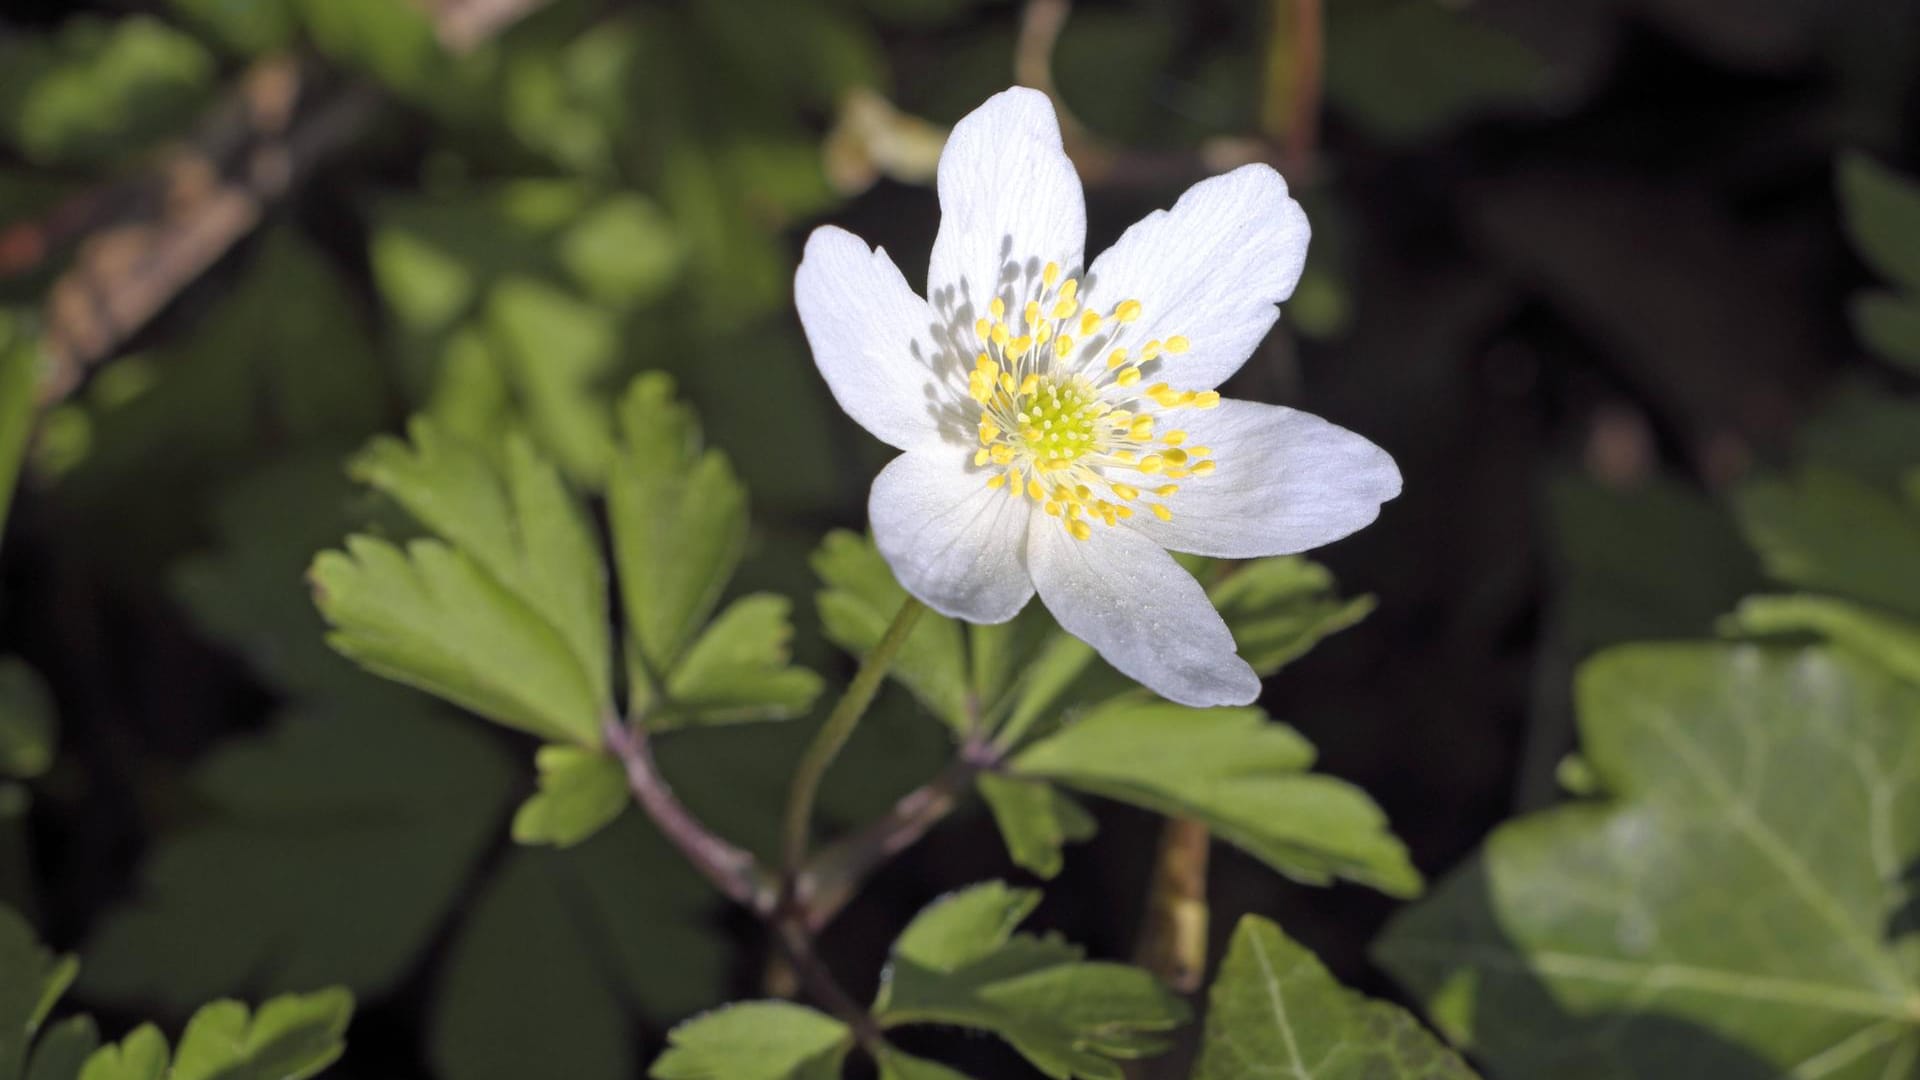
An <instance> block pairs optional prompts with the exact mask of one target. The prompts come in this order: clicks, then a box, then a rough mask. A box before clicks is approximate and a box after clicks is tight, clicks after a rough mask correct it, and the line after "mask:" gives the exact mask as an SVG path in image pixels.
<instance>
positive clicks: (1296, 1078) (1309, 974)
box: [1193, 915, 1475, 1080]
mask: <svg viewBox="0 0 1920 1080" xmlns="http://www.w3.org/2000/svg"><path fill="white" fill-rule="evenodd" d="M1474 1075H1475V1074H1474V1072H1473V1070H1471V1069H1469V1068H1467V1065H1466V1063H1465V1062H1463V1061H1461V1060H1460V1058H1459V1056H1458V1055H1456V1054H1454V1053H1453V1052H1452V1051H1450V1050H1448V1049H1447V1048H1446V1045H1445V1044H1443V1043H1442V1042H1441V1041H1440V1040H1439V1039H1436V1038H1434V1037H1433V1036H1432V1035H1431V1034H1429V1033H1428V1032H1427V1031H1426V1029H1424V1028H1422V1027H1421V1026H1420V1022H1419V1021H1417V1020H1415V1019H1414V1018H1413V1017H1411V1016H1409V1015H1407V1013H1406V1011H1405V1010H1403V1009H1401V1008H1399V1007H1398V1006H1395V1005H1389V1004H1387V1003H1386V1002H1383V1001H1370V1000H1368V999H1367V998H1365V997H1362V996H1361V995H1359V994H1356V993H1354V992H1353V991H1351V990H1348V989H1347V988H1346V987H1344V986H1341V985H1340V984H1339V983H1338V982H1336V981H1334V978H1333V976H1332V975H1331V974H1329V973H1328V972H1327V969H1326V967H1325V966H1323V965H1322V964H1321V963H1320V961H1319V959H1318V958H1317V957H1315V956H1314V955H1313V954H1312V953H1311V952H1308V951H1307V950H1306V949H1304V948H1302V947H1301V946H1300V945H1298V944H1296V943H1295V942H1293V941H1292V940H1290V939H1289V938H1288V937H1287V936H1286V935H1285V934H1283V933H1281V932H1280V928H1279V927H1278V926H1275V925H1274V924H1273V923H1271V922H1268V921H1267V920H1265V919H1262V918H1260V917H1258V916H1256V915H1248V916H1246V917H1244V918H1242V919H1241V920H1240V925H1239V926H1238V927H1236V928H1234V932H1233V942H1232V944H1231V945H1229V946H1228V948H1227V957H1226V959H1225V960H1223V961H1222V962H1221V964H1220V973H1219V974H1218V975H1217V976H1215V977H1214V980H1213V989H1212V990H1211V991H1210V992H1209V994H1208V1009H1207V1032H1206V1039H1205V1041H1204V1043H1202V1045H1201V1050H1200V1061H1199V1064H1198V1065H1196V1066H1195V1067H1194V1073H1193V1080H1269V1078H1271V1080H1473V1078H1474Z"/></svg>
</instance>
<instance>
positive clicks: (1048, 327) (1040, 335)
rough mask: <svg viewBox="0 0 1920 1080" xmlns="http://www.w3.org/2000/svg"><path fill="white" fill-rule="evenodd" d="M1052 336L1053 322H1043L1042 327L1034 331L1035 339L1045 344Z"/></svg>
mask: <svg viewBox="0 0 1920 1080" xmlns="http://www.w3.org/2000/svg"><path fill="white" fill-rule="evenodd" d="M1052 336H1053V324H1052V323H1041V324H1040V329H1038V330H1036V331H1034V334H1033V340H1035V341H1037V342H1039V343H1040V344H1042V345H1045V344H1046V343H1047V339H1048V338H1050V337H1052Z"/></svg>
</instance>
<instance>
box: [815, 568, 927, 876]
mask: <svg viewBox="0 0 1920 1080" xmlns="http://www.w3.org/2000/svg"><path fill="white" fill-rule="evenodd" d="M924 610H926V605H924V604H922V603H921V602H920V601H918V600H915V599H914V598H913V597H911V596H909V597H907V599H906V601H905V602H904V603H902V604H901V605H900V610H899V611H898V612H897V613H895V615H894V616H893V623H892V624H891V625H889V626H888V627H887V632H886V633H885V634H884V635H882V636H881V638H880V643H879V644H878V645H875V646H874V647H873V651H872V652H869V653H868V654H867V657H866V659H865V660H864V661H862V662H861V664H860V670H859V671H858V672H855V673H854V676H853V682H851V683H849V684H847V692H846V693H845V694H843V695H841V697H840V701H839V702H838V703H837V704H835V705H834V707H833V712H832V713H830V714H828V716H827V722H826V723H825V724H822V725H821V727H820V731H819V732H818V733H817V734H815V735H814V737H813V741H812V742H811V743H808V744H807V749H806V752H805V753H804V754H802V755H801V756H800V765H799V768H797V769H796V770H795V771H794V774H793V788H792V790H791V791H790V792H789V793H788V795H787V820H786V844H785V847H784V848H783V851H784V853H785V856H786V869H787V873H788V875H789V876H790V877H791V875H793V874H796V873H798V872H799V870H800V867H801V864H803V863H804V862H805V861H806V858H807V837H808V834H809V832H810V831H811V830H812V827H813V804H814V800H815V799H816V798H817V797H818V796H819V794H820V781H821V780H823V779H824V778H825V777H826V775H827V769H828V768H830V767H831V766H832V765H833V759H834V758H836V757H839V756H840V751H841V749H842V748H843V747H845V746H846V745H847V740H848V739H850V738H852V737H853V731H854V729H855V728H857V727H859V726H860V718H861V717H863V716H865V715H866V713H867V706H869V705H871V704H873V697H874V695H875V694H877V693H879V692H880V681H881V680H882V679H884V678H886V676H887V670H888V669H889V668H891V667H893V661H894V659H895V658H896V657H897V656H898V655H899V654H900V647H901V646H902V645H905V644H906V641H907V635H908V634H909V633H911V632H912V631H913V626H914V623H915V622H917V621H918V620H919V618H920V613H921V612H922V611H924Z"/></svg>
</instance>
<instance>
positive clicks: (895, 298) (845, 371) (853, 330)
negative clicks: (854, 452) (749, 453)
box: [793, 226, 953, 450]
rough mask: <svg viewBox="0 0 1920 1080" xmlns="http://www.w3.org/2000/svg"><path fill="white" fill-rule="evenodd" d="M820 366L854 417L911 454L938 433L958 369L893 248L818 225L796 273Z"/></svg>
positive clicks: (799, 303) (803, 318)
mask: <svg viewBox="0 0 1920 1080" xmlns="http://www.w3.org/2000/svg"><path fill="white" fill-rule="evenodd" d="M793 297H794V304H795V306H796V307H798V308H799V310H800V324H801V325H802V326H804V327H805V328H806V331H807V344H808V345H809V346H811V347H812V349H813V362H814V363H815V364H817V365H819V368H820V374H821V375H823V376H825V377H826V380H827V387H828V389H830V390H832V391H833V397H834V400H835V401H838V402H839V403H840V407H841V408H842V409H845V410H846V412H847V415H848V416H851V417H853V418H854V420H856V421H858V422H859V424H860V426H861V427H863V428H866V429H867V430H868V431H870V432H872V433H873V434H874V436H875V437H876V438H878V439H880V440H881V441H882V442H886V443H890V444H892V445H893V446H896V447H899V448H900V449H902V450H909V449H912V448H913V447H915V446H923V445H927V444H929V443H932V442H935V441H937V440H938V439H939V432H940V419H941V417H942V416H943V415H944V411H945V410H950V409H951V408H952V405H951V402H952V398H953V395H952V393H951V392H950V391H948V390H947V389H946V388H945V384H944V383H943V381H942V380H943V377H945V376H947V375H949V374H950V372H949V371H948V370H947V369H949V368H951V367H952V362H951V358H950V356H949V355H948V354H946V353H944V352H942V351H940V350H939V349H937V348H936V347H934V346H933V345H932V344H931V342H932V341H933V340H934V334H933V327H934V324H935V321H936V320H935V318H934V315H933V311H932V309H931V308H929V307H928V306H927V302H926V301H925V300H922V299H921V298H920V297H919V295H917V294H916V293H915V292H914V291H913V289H912V288H910V287H909V286H908V285H907V279H906V278H905V277H903V276H901V274H900V270H899V268H898V267H896V266H894V265H893V260H892V259H889V258H888V257H887V253H886V251H885V250H884V249H870V248H868V247H867V245H866V242H865V241H863V240H861V239H860V238H859V237H857V236H855V235H853V234H852V233H850V232H847V231H846V230H845V229H838V228H834V227H832V226H826V227H823V228H819V229H815V230H814V231H813V235H812V236H810V237H808V238H807V250H806V254H805V255H804V256H802V258H801V259H800V269H799V270H798V271H797V272H796V273H795V274H794V279H793Z"/></svg>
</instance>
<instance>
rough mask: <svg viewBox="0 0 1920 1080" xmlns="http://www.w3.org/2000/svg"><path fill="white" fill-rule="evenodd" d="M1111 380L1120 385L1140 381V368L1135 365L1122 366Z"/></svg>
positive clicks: (1128, 384)
mask: <svg viewBox="0 0 1920 1080" xmlns="http://www.w3.org/2000/svg"><path fill="white" fill-rule="evenodd" d="M1113 381H1114V382H1117V383H1119V384H1120V385H1121V386H1132V385H1133V384H1134V383H1137V382H1139V381H1140V369H1139V368H1137V367H1123V368H1121V369H1120V371H1119V373H1118V374H1116V375H1114V377H1113Z"/></svg>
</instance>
